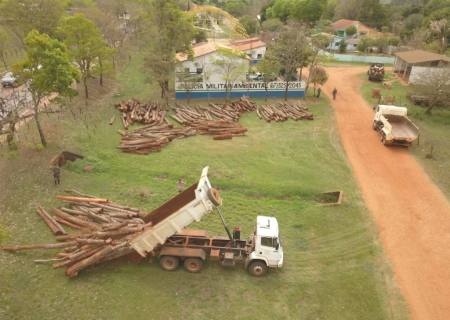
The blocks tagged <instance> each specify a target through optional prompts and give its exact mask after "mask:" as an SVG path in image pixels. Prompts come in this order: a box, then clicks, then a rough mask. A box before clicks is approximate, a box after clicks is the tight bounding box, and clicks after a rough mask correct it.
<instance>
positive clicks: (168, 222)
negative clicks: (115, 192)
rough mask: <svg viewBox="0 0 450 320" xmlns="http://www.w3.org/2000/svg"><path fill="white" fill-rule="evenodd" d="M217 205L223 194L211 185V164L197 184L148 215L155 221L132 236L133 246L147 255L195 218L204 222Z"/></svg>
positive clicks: (147, 219)
mask: <svg viewBox="0 0 450 320" xmlns="http://www.w3.org/2000/svg"><path fill="white" fill-rule="evenodd" d="M215 205H220V197H219V196H218V194H217V191H215V190H214V189H213V188H212V187H211V183H210V182H209V180H208V167H205V168H204V169H203V171H202V175H201V177H200V180H199V182H198V183H197V184H194V185H192V186H190V187H189V188H188V189H186V190H185V191H184V192H182V193H180V194H179V195H177V196H175V197H174V198H172V199H170V200H169V201H167V202H166V203H164V204H163V205H162V206H161V207H159V208H157V209H155V210H153V211H152V212H151V213H150V214H148V215H147V216H146V217H144V220H145V221H146V222H151V223H152V226H151V227H149V228H147V229H146V230H144V231H143V232H142V233H141V234H139V235H138V236H136V237H135V238H134V239H132V240H131V242H130V245H131V247H132V248H133V249H134V250H136V251H137V252H138V253H139V254H140V255H141V256H143V257H145V256H146V255H147V254H148V253H150V252H152V251H153V250H154V249H155V248H156V247H157V246H159V245H162V244H164V242H166V240H167V238H169V237H171V236H173V235H174V234H175V233H177V232H180V231H181V230H182V229H183V228H185V227H187V226H188V225H190V224H191V223H193V222H194V221H200V220H201V219H202V218H203V216H205V215H206V214H208V213H209V212H211V211H212V210H213V209H214V206H215Z"/></svg>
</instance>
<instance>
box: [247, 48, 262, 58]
mask: <svg viewBox="0 0 450 320" xmlns="http://www.w3.org/2000/svg"><path fill="white" fill-rule="evenodd" d="M244 52H245V53H246V54H248V55H249V56H250V58H251V59H252V60H260V59H262V58H264V55H265V54H266V47H259V48H254V49H249V50H245V51H244ZM258 55H261V56H260V57H259V58H258Z"/></svg>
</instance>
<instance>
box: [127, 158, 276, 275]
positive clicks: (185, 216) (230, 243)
mask: <svg viewBox="0 0 450 320" xmlns="http://www.w3.org/2000/svg"><path fill="white" fill-rule="evenodd" d="M207 174H208V167H206V168H204V169H203V171H202V175H201V177H200V180H199V182H198V183H196V184H193V185H192V186H191V187H189V188H188V189H186V190H185V191H184V192H182V193H180V194H179V195H177V196H176V197H174V198H172V199H171V200H169V201H168V202H166V203H165V204H163V205H162V206H161V207H159V208H158V209H156V210H154V211H153V212H151V213H150V214H149V215H148V216H147V217H146V218H145V219H144V220H146V222H147V223H151V227H149V228H148V229H146V230H145V231H143V232H142V233H141V234H139V235H138V236H136V237H135V238H134V239H132V241H131V242H130V245H131V247H132V248H133V249H134V250H136V252H138V253H139V255H141V256H142V257H146V256H148V255H151V256H155V257H158V258H159V263H160V265H161V267H162V268H163V269H164V270H168V271H173V270H176V269H177V268H178V266H179V265H180V264H181V263H182V264H183V265H184V267H185V269H186V270H187V271H189V272H199V271H200V270H201V269H202V267H203V264H204V262H205V261H206V260H207V259H210V260H217V261H219V263H220V264H221V265H222V266H234V265H235V264H236V262H242V263H243V265H244V267H245V268H246V269H247V270H248V271H249V273H250V274H252V275H254V276H262V275H264V274H266V272H267V271H268V269H270V268H281V267H282V266H283V248H282V246H281V241H280V235H279V228H278V221H277V219H276V218H274V217H267V216H258V217H257V219H256V227H255V231H254V233H253V234H252V235H251V236H250V238H249V239H248V240H241V238H240V229H239V228H235V229H234V230H233V234H232V233H231V232H230V230H229V229H228V227H227V226H226V224H225V221H224V219H223V216H222V214H221V212H220V205H221V203H222V200H221V198H220V194H219V192H218V191H217V190H216V189H214V188H212V187H211V183H210V182H209V180H208V176H207ZM213 210H216V211H217V213H218V215H219V217H220V219H221V221H222V223H223V225H224V228H225V230H226V233H227V237H210V236H209V235H208V233H207V232H206V231H204V230H190V229H185V228H186V227H187V226H189V225H190V224H191V223H193V222H194V221H200V219H202V218H203V217H204V216H205V215H207V214H208V213H210V212H212V211H213Z"/></svg>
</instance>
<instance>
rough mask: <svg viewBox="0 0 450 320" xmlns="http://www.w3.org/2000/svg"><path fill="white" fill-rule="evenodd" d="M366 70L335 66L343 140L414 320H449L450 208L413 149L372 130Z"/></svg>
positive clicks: (336, 103)
mask: <svg viewBox="0 0 450 320" xmlns="http://www.w3.org/2000/svg"><path fill="white" fill-rule="evenodd" d="M365 71H367V68H366V67H349V68H345V67H336V68H329V69H328V72H329V75H330V78H329V79H328V82H327V85H326V86H325V87H324V92H325V93H326V94H328V95H329V96H330V97H331V91H332V90H333V87H334V86H336V87H337V90H338V95H337V99H336V100H335V101H333V106H334V108H335V110H336V121H337V124H338V128H339V131H340V134H341V139H342V142H343V145H344V148H345V151H346V153H347V156H348V158H349V160H350V163H351V165H352V168H353V171H354V174H355V176H356V179H357V181H358V183H359V185H360V187H361V189H362V192H363V196H364V199H365V201H366V204H367V206H368V208H369V210H370V211H371V213H372V214H373V217H374V220H375V222H376V224H377V225H378V228H379V234H380V238H381V241H382V243H383V245H384V250H385V252H386V254H387V256H388V258H389V260H390V261H391V263H392V266H393V269H394V272H395V276H396V281H397V283H398V285H399V287H400V289H401V291H402V293H403V295H404V297H405V299H406V302H407V303H408V305H409V309H410V312H411V316H412V319H418V320H448V319H450V204H449V202H448V201H447V199H446V198H445V196H444V195H443V194H442V192H441V191H440V190H439V188H438V187H436V186H435V185H434V184H433V182H432V181H431V180H430V178H429V177H428V176H427V174H426V173H425V172H424V171H423V169H422V167H421V166H420V165H419V164H418V163H417V161H416V160H415V159H414V157H413V156H411V155H410V154H409V152H408V150H407V149H402V148H392V147H391V148H389V147H385V146H383V145H382V144H381V143H380V139H379V137H378V134H377V133H376V132H375V131H373V130H372V128H371V124H372V116H373V111H372V109H371V107H370V106H369V105H368V104H367V103H366V102H365V100H364V99H363V98H362V96H361V95H360V93H359V88H360V86H361V83H362V81H361V79H360V74H361V73H363V72H365Z"/></svg>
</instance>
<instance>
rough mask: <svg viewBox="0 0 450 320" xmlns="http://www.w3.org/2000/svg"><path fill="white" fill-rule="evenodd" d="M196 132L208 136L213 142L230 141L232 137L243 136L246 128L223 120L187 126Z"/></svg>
mask: <svg viewBox="0 0 450 320" xmlns="http://www.w3.org/2000/svg"><path fill="white" fill-rule="evenodd" d="M189 126H190V127H192V128H194V129H195V130H197V132H198V133H199V134H209V135H212V136H213V139H214V140H225V139H232V138H233V137H238V136H244V135H245V133H246V132H247V128H244V127H243V126H241V125H240V124H239V123H236V122H232V121H225V120H210V121H198V122H192V123H190V124H189Z"/></svg>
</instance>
